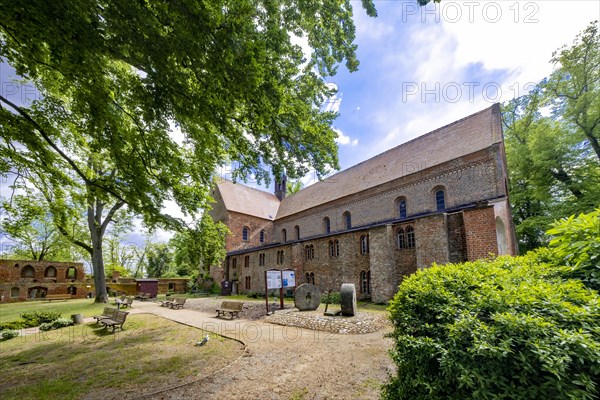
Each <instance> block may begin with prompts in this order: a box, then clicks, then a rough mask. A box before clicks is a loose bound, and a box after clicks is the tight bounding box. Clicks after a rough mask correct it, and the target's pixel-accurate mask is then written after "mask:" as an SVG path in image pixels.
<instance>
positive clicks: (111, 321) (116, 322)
mask: <svg viewBox="0 0 600 400" xmlns="http://www.w3.org/2000/svg"><path fill="white" fill-rule="evenodd" d="M127 314H129V313H128V312H127V311H120V310H119V311H117V312H116V313H115V316H114V317H112V318H103V319H101V320H100V321H99V322H100V323H101V324H102V325H104V327H105V328H108V327H109V326H112V328H113V330H112V331H113V332H114V331H115V329H116V328H117V326H118V327H119V328H121V330H123V324H124V323H125V320H126V319H127Z"/></svg>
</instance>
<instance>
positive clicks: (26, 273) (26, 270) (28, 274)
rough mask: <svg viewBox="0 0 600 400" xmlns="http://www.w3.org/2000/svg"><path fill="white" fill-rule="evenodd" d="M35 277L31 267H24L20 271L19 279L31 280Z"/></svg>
mask: <svg viewBox="0 0 600 400" xmlns="http://www.w3.org/2000/svg"><path fill="white" fill-rule="evenodd" d="M34 276H35V270H34V269H33V267H32V266H31V265H26V266H24V267H23V269H22V270H21V278H33V277H34Z"/></svg>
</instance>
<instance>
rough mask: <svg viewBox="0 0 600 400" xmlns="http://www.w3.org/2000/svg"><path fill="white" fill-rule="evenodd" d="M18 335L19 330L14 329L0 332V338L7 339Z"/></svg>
mask: <svg viewBox="0 0 600 400" xmlns="http://www.w3.org/2000/svg"><path fill="white" fill-rule="evenodd" d="M17 336H19V331H15V330H10V329H9V330H4V331H2V332H1V333H0V340H8V339H12V338H14V337H17Z"/></svg>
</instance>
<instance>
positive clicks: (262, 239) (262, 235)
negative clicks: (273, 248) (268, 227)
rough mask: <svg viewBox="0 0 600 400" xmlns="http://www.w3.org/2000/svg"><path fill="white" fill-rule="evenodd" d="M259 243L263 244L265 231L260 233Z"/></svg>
mask: <svg viewBox="0 0 600 400" xmlns="http://www.w3.org/2000/svg"><path fill="white" fill-rule="evenodd" d="M260 242H261V243H264V242H265V231H264V230H261V231H260Z"/></svg>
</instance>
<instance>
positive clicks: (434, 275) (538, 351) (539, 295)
mask: <svg viewBox="0 0 600 400" xmlns="http://www.w3.org/2000/svg"><path fill="white" fill-rule="evenodd" d="M547 258H551V255H550V254H549V253H548V252H547V251H540V252H538V253H532V254H529V255H528V256H524V257H515V258H512V257H500V258H498V259H496V260H494V261H478V262H470V263H463V264H456V265H453V264H448V265H445V266H433V267H432V268H429V269H425V270H421V271H419V272H417V273H416V274H414V275H412V276H411V277H409V278H407V279H406V280H405V281H404V282H403V283H402V285H401V286H400V288H399V291H398V293H397V294H396V296H395V297H394V299H393V300H392V302H391V303H390V307H389V310H390V312H391V320H392V322H393V325H394V331H393V333H392V334H391V335H390V336H391V337H392V338H393V339H394V348H393V350H392V351H391V356H392V359H393V361H394V362H395V364H396V365H397V373H396V375H395V376H393V377H391V379H390V381H389V382H388V383H387V384H386V385H385V386H384V387H383V391H382V396H383V398H384V399H407V400H408V399H410V400H418V399H428V400H431V399H457V400H458V399H460V400H465V399H477V400H482V399H548V400H549V399H580V400H584V399H597V398H598V390H599V387H598V385H599V383H600V317H599V316H600V300H599V297H598V295H597V293H596V292H594V291H590V290H587V289H586V288H585V287H584V286H583V285H582V284H581V282H579V281H575V280H569V281H563V280H562V279H561V276H560V274H559V273H557V270H558V269H557V268H554V267H553V266H551V265H548V264H545V263H543V262H541V261H543V260H544V259H547Z"/></svg>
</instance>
